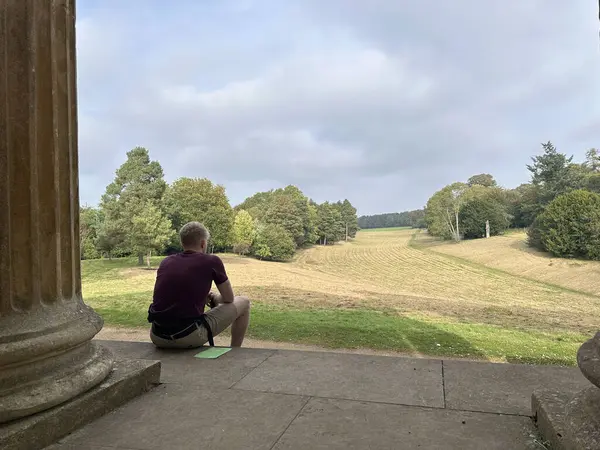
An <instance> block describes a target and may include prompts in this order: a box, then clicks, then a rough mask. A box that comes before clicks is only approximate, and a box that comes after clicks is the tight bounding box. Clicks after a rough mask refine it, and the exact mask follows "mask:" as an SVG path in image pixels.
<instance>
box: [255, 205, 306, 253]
mask: <svg viewBox="0 0 600 450" xmlns="http://www.w3.org/2000/svg"><path fill="white" fill-rule="evenodd" d="M303 203H304V206H305V207H306V212H308V206H307V205H306V204H305V201H303ZM263 220H264V223H266V224H272V225H277V226H280V227H282V228H283V229H284V230H286V231H287V233H288V234H289V235H290V236H291V237H292V239H294V245H296V246H299V245H302V244H303V243H304V236H305V230H304V224H303V217H302V214H301V211H300V208H299V205H298V204H297V202H295V201H294V198H292V197H291V196H289V195H281V194H280V195H275V196H274V197H273V199H272V201H271V203H270V204H269V206H268V208H267V211H266V213H265V215H264V219H263Z"/></svg>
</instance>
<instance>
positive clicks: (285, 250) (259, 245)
mask: <svg viewBox="0 0 600 450" xmlns="http://www.w3.org/2000/svg"><path fill="white" fill-rule="evenodd" d="M295 251H296V244H295V243H294V240H293V239H292V237H291V236H290V235H289V233H288V232H287V231H286V230H285V229H284V228H283V227H282V226H280V225H274V224H262V225H260V226H259V227H258V230H257V234H256V239H255V242H254V254H255V255H256V256H258V257H259V258H260V259H266V260H270V261H288V260H290V259H291V258H292V257H293V256H294V252H295Z"/></svg>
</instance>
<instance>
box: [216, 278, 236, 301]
mask: <svg viewBox="0 0 600 450" xmlns="http://www.w3.org/2000/svg"><path fill="white" fill-rule="evenodd" d="M217 289H218V290H219V293H220V294H221V295H220V297H221V298H220V299H217V303H233V299H234V298H235V295H234V294H233V288H232V287H231V282H230V281H229V280H227V281H225V282H224V283H221V284H217Z"/></svg>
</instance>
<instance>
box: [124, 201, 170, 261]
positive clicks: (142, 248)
mask: <svg viewBox="0 0 600 450" xmlns="http://www.w3.org/2000/svg"><path fill="white" fill-rule="evenodd" d="M173 234H175V231H174V230H173V228H172V224H171V221H170V220H169V219H168V218H167V217H166V216H165V214H164V213H163V212H162V211H161V210H160V209H159V208H158V207H157V206H155V205H153V204H152V202H151V201H148V202H147V203H146V204H145V205H144V207H143V208H142V209H141V212H140V214H138V215H136V216H135V217H134V218H133V220H132V223H131V236H132V245H133V249H134V250H135V251H136V252H137V253H145V254H146V261H147V264H148V268H149V267H150V257H151V256H152V252H153V251H161V250H162V249H163V248H164V247H165V246H166V245H167V244H168V243H169V241H170V240H171V238H172V236H173Z"/></svg>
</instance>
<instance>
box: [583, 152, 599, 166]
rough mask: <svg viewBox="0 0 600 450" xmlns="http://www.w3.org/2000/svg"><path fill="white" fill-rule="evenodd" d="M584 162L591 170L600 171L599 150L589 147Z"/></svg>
mask: <svg viewBox="0 0 600 450" xmlns="http://www.w3.org/2000/svg"><path fill="white" fill-rule="evenodd" d="M584 164H585V166H586V167H587V168H588V169H589V170H591V171H592V172H600V150H598V149H596V148H590V149H589V150H588V151H587V152H586V154H585V163H584Z"/></svg>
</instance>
